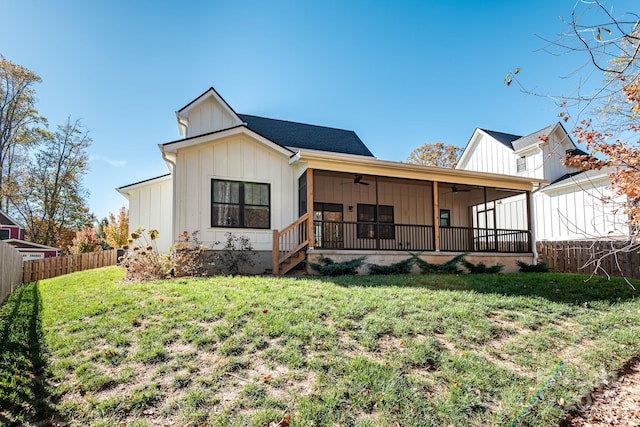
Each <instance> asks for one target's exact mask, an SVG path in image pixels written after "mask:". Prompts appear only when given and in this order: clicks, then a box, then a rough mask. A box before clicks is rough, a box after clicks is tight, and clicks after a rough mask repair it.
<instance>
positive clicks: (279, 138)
mask: <svg viewBox="0 0 640 427" xmlns="http://www.w3.org/2000/svg"><path fill="white" fill-rule="evenodd" d="M238 117H240V119H241V120H242V121H243V122H245V123H246V124H247V127H248V128H249V129H251V130H252V131H254V132H256V133H258V134H260V135H262V136H264V137H265V138H267V139H270V140H271V141H273V142H275V143H277V144H280V145H282V146H285V147H294V148H301V149H309V150H320V151H329V152H333V153H343V154H356V155H360V156H369V157H373V154H372V153H371V151H369V149H368V148H367V146H366V145H364V143H363V142H362V140H361V139H360V138H359V137H358V135H356V133H355V132H353V131H350V130H344V129H336V128H329V127H324V126H316V125H309V124H304V123H296V122H290V121H286V120H277V119H269V118H266V117H259V116H252V115H248V114H238Z"/></svg>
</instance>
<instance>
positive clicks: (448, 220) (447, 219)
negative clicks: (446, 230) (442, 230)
mask: <svg viewBox="0 0 640 427" xmlns="http://www.w3.org/2000/svg"><path fill="white" fill-rule="evenodd" d="M443 214H446V217H445V216H443ZM438 219H439V221H438V224H439V225H440V227H451V209H440V213H439V217H438ZM443 221H445V222H446V224H443Z"/></svg>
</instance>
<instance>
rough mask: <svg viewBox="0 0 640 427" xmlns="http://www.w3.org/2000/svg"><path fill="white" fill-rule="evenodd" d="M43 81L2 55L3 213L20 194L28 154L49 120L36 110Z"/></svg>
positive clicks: (0, 150)
mask: <svg viewBox="0 0 640 427" xmlns="http://www.w3.org/2000/svg"><path fill="white" fill-rule="evenodd" d="M40 81H41V78H40V76H38V75H37V74H36V73H34V72H32V71H30V70H29V69H27V68H25V67H23V66H21V65H18V64H15V63H13V62H11V61H9V60H8V59H6V58H5V57H4V56H2V54H0V209H3V210H5V211H9V197H10V196H11V195H13V196H14V197H15V196H17V195H18V194H19V193H20V191H19V187H18V185H17V182H16V179H15V177H16V175H17V172H18V171H19V170H20V165H21V164H24V163H25V162H26V161H27V157H28V156H27V153H28V150H29V149H30V148H31V147H33V145H34V144H36V142H37V141H38V139H39V138H40V132H42V130H41V129H40V128H39V127H38V126H39V125H45V124H46V120H45V119H44V118H43V117H42V116H40V114H39V113H38V110H37V109H36V108H35V103H36V97H35V89H34V85H35V84H36V83H40Z"/></svg>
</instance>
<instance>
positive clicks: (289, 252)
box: [273, 212, 310, 274]
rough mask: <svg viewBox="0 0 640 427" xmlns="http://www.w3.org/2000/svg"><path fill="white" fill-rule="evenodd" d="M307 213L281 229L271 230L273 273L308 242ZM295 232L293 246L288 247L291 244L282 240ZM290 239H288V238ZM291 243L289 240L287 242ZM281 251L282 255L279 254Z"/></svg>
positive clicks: (276, 272) (278, 270)
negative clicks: (286, 243)
mask: <svg viewBox="0 0 640 427" xmlns="http://www.w3.org/2000/svg"><path fill="white" fill-rule="evenodd" d="M309 217H310V215H309V213H308V212H307V213H306V214H304V215H302V216H301V217H300V218H298V219H297V220H295V221H294V222H293V223H292V224H290V225H288V226H287V227H285V228H284V229H283V230H282V231H277V230H274V232H273V273H274V274H279V272H280V265H281V264H282V263H284V262H286V261H287V260H288V259H289V258H291V257H292V256H294V255H295V254H297V253H298V252H300V251H301V250H302V249H304V247H305V246H307V245H308V244H309V237H308V234H307V232H306V230H307V221H309ZM295 230H297V231H298V233H296V236H295V237H292V238H295V239H296V240H295V241H294V242H293V244H294V245H295V246H294V247H293V248H291V247H289V246H291V245H285V244H284V243H285V242H283V241H282V240H283V238H285V239H286V237H287V236H288V235H289V234H291V233H292V232H294V231H295ZM289 240H290V239H289ZM289 243H291V242H289ZM281 253H283V255H282V256H280V254H281Z"/></svg>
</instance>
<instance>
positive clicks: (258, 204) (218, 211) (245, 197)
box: [211, 179, 271, 229]
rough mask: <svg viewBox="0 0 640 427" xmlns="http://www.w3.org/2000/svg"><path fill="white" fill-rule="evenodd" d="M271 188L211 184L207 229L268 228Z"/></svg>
mask: <svg viewBox="0 0 640 427" xmlns="http://www.w3.org/2000/svg"><path fill="white" fill-rule="evenodd" d="M270 212H271V186H270V185H269V184H262V183H255V182H240V181H226V180H221V179H212V180H211V226H212V227H234V228H266V229H268V228H271V213H270Z"/></svg>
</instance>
